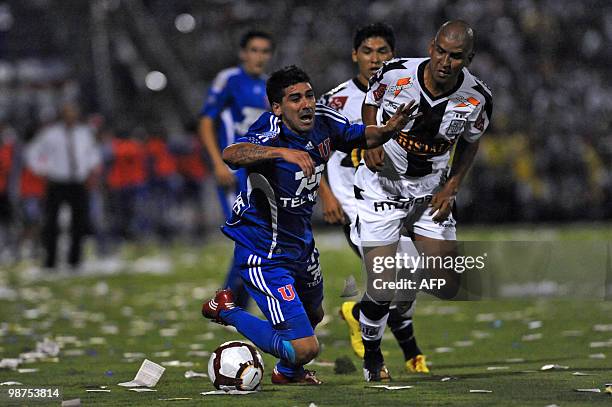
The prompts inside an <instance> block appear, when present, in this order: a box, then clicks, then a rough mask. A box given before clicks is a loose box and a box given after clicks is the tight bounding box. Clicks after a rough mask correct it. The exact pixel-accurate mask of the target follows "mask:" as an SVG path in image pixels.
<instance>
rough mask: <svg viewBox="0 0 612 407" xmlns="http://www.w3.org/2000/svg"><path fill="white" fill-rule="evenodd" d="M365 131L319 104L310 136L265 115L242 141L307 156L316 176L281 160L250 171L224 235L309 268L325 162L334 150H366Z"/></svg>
mask: <svg viewBox="0 0 612 407" xmlns="http://www.w3.org/2000/svg"><path fill="white" fill-rule="evenodd" d="M364 134H365V126H364V125H361V124H354V125H351V124H350V123H349V121H348V120H347V119H346V117H344V116H342V115H341V114H340V113H338V112H336V111H335V110H333V109H330V108H329V107H327V106H324V105H319V104H317V107H316V115H315V122H314V127H313V129H312V130H311V131H309V132H308V133H306V134H301V135H300V134H296V133H293V132H292V131H291V130H289V129H288V128H287V127H286V126H285V125H284V124H283V123H282V121H281V119H280V118H278V117H276V116H274V115H273V114H272V113H270V112H266V113H264V114H262V115H261V116H260V117H259V119H258V120H257V121H256V122H255V123H254V124H253V125H252V126H251V128H250V129H249V131H248V133H247V134H246V135H245V136H244V137H240V138H238V139H237V140H236V142H239V143H240V142H246V143H253V144H257V145H262V146H273V147H286V148H291V149H295V150H301V151H306V152H308V153H309V154H310V157H311V158H312V160H313V161H314V163H315V167H316V170H315V174H314V175H312V176H311V177H309V178H305V177H304V173H303V171H302V170H301V169H300V167H299V166H298V165H296V164H292V163H289V162H286V161H284V160H282V159H275V160H270V161H266V162H263V163H261V164H258V165H254V166H250V167H248V168H246V170H247V174H248V182H247V186H246V188H244V189H242V190H241V191H240V194H239V195H238V197H237V198H236V201H235V202H234V205H233V208H232V216H231V217H230V218H229V219H228V220H227V221H226V223H225V225H224V226H223V228H222V230H223V233H225V234H226V235H227V236H228V237H229V238H230V239H232V240H234V241H235V242H236V243H238V244H240V245H241V246H243V247H245V248H247V249H249V250H250V252H251V253H255V254H256V255H258V256H259V257H261V258H263V259H269V260H271V261H279V262H287V261H290V262H300V263H306V262H307V261H308V258H309V256H310V254H311V253H312V251H313V249H314V239H313V236H312V228H311V222H310V218H311V215H312V208H313V206H314V204H315V202H316V197H317V193H318V189H319V182H320V181H321V176H322V175H323V172H324V170H325V163H326V162H327V160H328V158H329V157H330V155H331V152H332V151H333V150H340V151H344V152H347V153H349V152H350V151H351V150H353V149H354V148H358V147H364V146H365V135H364Z"/></svg>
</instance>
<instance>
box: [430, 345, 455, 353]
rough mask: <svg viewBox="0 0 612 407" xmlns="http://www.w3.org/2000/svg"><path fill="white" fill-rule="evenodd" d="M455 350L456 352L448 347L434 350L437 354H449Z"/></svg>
mask: <svg viewBox="0 0 612 407" xmlns="http://www.w3.org/2000/svg"><path fill="white" fill-rule="evenodd" d="M453 350H454V349H453V348H449V347H446V346H441V347H439V348H436V349H434V351H435V352H436V353H448V352H452V351H453Z"/></svg>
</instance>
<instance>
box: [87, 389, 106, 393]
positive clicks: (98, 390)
mask: <svg viewBox="0 0 612 407" xmlns="http://www.w3.org/2000/svg"><path fill="white" fill-rule="evenodd" d="M85 391H86V392H87V393H110V392H111V391H110V389H86V390H85Z"/></svg>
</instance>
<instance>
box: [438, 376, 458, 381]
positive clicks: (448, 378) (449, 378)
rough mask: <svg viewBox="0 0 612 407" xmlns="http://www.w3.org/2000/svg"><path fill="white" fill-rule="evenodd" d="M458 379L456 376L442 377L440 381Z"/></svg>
mask: <svg viewBox="0 0 612 407" xmlns="http://www.w3.org/2000/svg"><path fill="white" fill-rule="evenodd" d="M456 379H457V378H456V377H443V378H441V379H440V381H441V382H448V381H451V380H456Z"/></svg>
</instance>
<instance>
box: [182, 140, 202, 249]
mask: <svg viewBox="0 0 612 407" xmlns="http://www.w3.org/2000/svg"><path fill="white" fill-rule="evenodd" d="M175 156H176V163H177V168H178V172H179V174H180V175H181V177H182V179H183V188H182V193H181V194H180V201H181V204H182V206H183V209H184V210H188V211H189V213H190V215H191V218H190V220H191V221H190V222H189V226H187V229H188V230H187V232H189V233H190V235H191V237H193V238H194V240H198V239H200V238H201V237H203V234H204V229H205V221H206V218H205V216H204V215H205V213H204V211H203V210H202V189H203V182H204V179H205V178H206V177H207V176H208V170H207V168H206V165H205V164H204V149H203V148H202V143H201V142H200V140H199V139H198V137H197V135H196V134H195V133H193V132H191V133H189V134H187V135H185V137H184V138H183V139H182V142H181V143H180V144H178V145H177V146H176V149H175Z"/></svg>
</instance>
